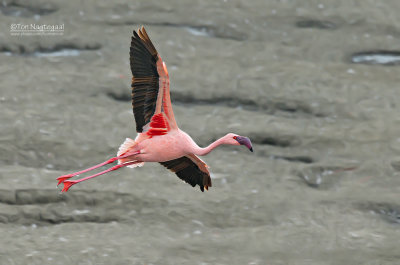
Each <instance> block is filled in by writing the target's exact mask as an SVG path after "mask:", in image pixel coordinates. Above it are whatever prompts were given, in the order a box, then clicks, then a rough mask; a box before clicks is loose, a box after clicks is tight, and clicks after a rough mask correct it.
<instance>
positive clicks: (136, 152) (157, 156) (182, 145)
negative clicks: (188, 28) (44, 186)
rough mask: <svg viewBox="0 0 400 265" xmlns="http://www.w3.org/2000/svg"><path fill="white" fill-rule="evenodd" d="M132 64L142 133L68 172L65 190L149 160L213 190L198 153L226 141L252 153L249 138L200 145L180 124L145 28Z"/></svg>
mask: <svg viewBox="0 0 400 265" xmlns="http://www.w3.org/2000/svg"><path fill="white" fill-rule="evenodd" d="M130 64H131V71H132V75H133V78H132V108H133V113H134V116H135V120H136V131H137V132H138V135H137V137H136V139H135V140H132V139H129V138H127V139H126V140H125V142H124V143H123V144H122V145H121V146H120V147H119V150H118V153H117V156H116V157H113V158H111V159H109V160H107V161H105V162H103V163H100V164H98V165H96V166H93V167H90V168H88V169H85V170H82V171H79V172H75V173H72V174H68V175H64V176H61V177H59V178H57V180H58V184H57V185H59V184H61V183H63V184H64V187H63V189H62V191H63V192H66V191H68V189H69V188H70V187H71V186H72V185H74V184H76V183H79V182H82V181H85V180H88V179H91V178H94V177H97V176H100V175H102V174H105V173H108V172H110V171H113V170H116V169H119V168H121V167H131V168H134V167H137V166H143V164H144V162H159V163H161V164H162V165H163V166H164V167H166V168H168V169H169V170H171V171H172V172H174V173H176V175H178V177H179V178H181V179H182V180H184V181H185V182H187V183H188V184H190V185H192V186H193V187H194V186H196V184H197V185H199V186H200V189H201V191H204V188H205V189H206V190H208V187H211V178H210V172H209V171H208V166H207V165H206V163H204V162H203V161H202V160H201V159H200V158H198V157H197V156H198V155H199V156H203V155H207V154H208V153H210V152H211V151H212V150H213V149H214V148H216V147H217V146H219V145H221V144H228V145H245V146H246V147H247V148H248V149H249V150H250V151H251V152H253V148H252V145H251V141H250V139H249V138H247V137H244V136H239V135H237V134H233V133H228V134H227V135H225V136H224V137H222V138H220V139H218V140H216V141H215V142H213V143H212V144H210V145H209V146H207V147H205V148H201V147H199V146H198V145H197V144H196V143H195V142H194V141H193V140H192V138H191V137H190V136H189V135H188V134H186V133H185V132H184V131H182V130H180V129H179V128H178V126H177V124H176V121H175V117H174V113H173V111H172V106H171V98H170V92H169V76H168V71H167V67H166V65H165V63H164V62H163V61H162V60H161V57H160V56H159V55H158V52H157V50H156V49H155V48H154V46H153V43H152V42H151V40H150V38H149V36H148V35H147V33H146V30H145V29H144V27H142V28H141V29H139V30H138V32H137V33H136V31H133V36H132V42H131V48H130ZM116 160H118V165H116V166H113V167H111V168H109V169H107V170H104V171H102V172H99V173H97V174H94V175H91V176H88V177H85V178H82V179H78V180H68V179H69V178H71V177H74V176H76V175H79V174H82V173H85V172H88V171H91V170H93V169H96V168H99V167H101V166H104V165H107V164H110V163H113V162H115V161H116Z"/></svg>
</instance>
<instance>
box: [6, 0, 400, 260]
mask: <svg viewBox="0 0 400 265" xmlns="http://www.w3.org/2000/svg"><path fill="white" fill-rule="evenodd" d="M399 8H400V4H399V3H398V2H397V1H385V2H384V3H383V2H377V1H372V0H371V1H362V2H360V1H344V0H343V1H334V2H333V1H295V2H291V1H272V2H268V3H266V2H265V1H251V2H249V3H244V2H242V1H230V0H229V1H217V2H216V1H190V2H181V1H169V2H168V3H162V4H161V2H159V1H135V2H132V3H126V2H124V1H117V2H115V1H114V2H112V3H111V2H108V1H85V2H78V1H69V2H66V1H53V2H52V3H51V4H49V3H47V4H46V3H44V2H39V1H30V2H29V4H26V3H22V2H21V3H20V4H15V3H11V2H8V1H5V2H4V1H3V3H2V4H0V10H1V12H2V13H3V16H1V17H0V20H1V22H2V23H0V27H1V28H2V30H1V31H0V32H1V38H0V61H1V62H2V63H1V64H0V77H1V78H0V84H1V92H2V93H1V95H0V106H1V111H2V115H0V131H1V134H0V150H1V152H0V156H1V158H0V163H1V168H0V180H1V185H0V233H1V235H2V239H0V264H318V265H320V264H399V263H400V255H399V253H400V252H399V250H400V248H399V246H398V238H399V237H400V234H399V224H400V202H399V194H400V186H399V184H400V178H399V171H400V156H399V151H400V137H399V131H400V119H399V118H398V117H399V113H400V106H399V104H398V99H399V98H400V92H399V91H400V90H399V89H398V84H399V83H400V82H399V81H400V68H399V67H398V65H397V59H398V58H397V57H398V52H399V50H400V44H399V43H400V42H399V37H398V36H399V34H398V32H400V29H399V25H400V17H399V15H398V12H397V11H398V10H399ZM33 22H35V23H37V24H40V23H43V24H60V23H64V24H65V31H64V34H63V35H62V36H45V37H44V36H42V37H41V36H11V35H10V25H11V24H12V23H26V24H28V23H33ZM142 24H143V25H145V26H146V30H147V32H148V33H149V35H150V37H151V38H152V40H153V42H154V43H155V45H156V48H157V49H158V51H159V52H160V55H161V56H162V58H163V60H165V62H166V64H167V66H168V70H169V73H170V76H171V90H172V100H173V104H174V111H175V116H176V118H177V121H178V124H179V126H180V127H181V129H183V130H185V131H186V132H188V133H189V134H190V135H191V136H192V137H193V138H194V139H195V140H196V141H197V142H198V143H199V145H202V146H205V145H207V144H208V143H209V142H211V141H213V140H215V139H217V138H218V137H220V136H222V135H224V134H225V133H227V132H235V133H238V134H240V135H246V136H249V137H250V138H251V139H252V142H253V144H254V150H255V152H254V153H250V152H248V151H247V150H245V149H244V148H238V147H221V148H219V149H217V150H215V151H214V152H213V153H211V154H210V155H208V156H207V157H205V158H204V160H205V161H206V162H207V163H208V165H209V166H210V167H211V170H212V178H213V187H212V188H211V189H210V191H208V192H205V193H202V192H200V191H199V190H198V189H194V188H192V187H190V186H189V185H187V184H185V183H182V182H181V181H180V180H179V179H178V178H177V177H176V176H175V175H173V174H172V173H170V172H168V171H166V170H165V169H164V168H163V167H162V166H160V165H157V164H146V165H145V166H144V167H143V168H137V169H134V170H132V169H121V170H119V171H117V172H113V173H112V174H108V175H105V176H102V177H98V178H97V179H96V180H93V181H88V182H86V183H81V184H79V185H76V186H74V187H73V188H71V190H70V191H69V192H68V193H66V194H60V192H59V189H57V188H55V184H56V180H55V179H56V178H57V177H58V176H59V175H63V174H66V173H69V172H73V171H77V170H80V169H82V168H86V167H89V166H90V165H93V164H96V163H99V162H101V161H104V160H106V159H107V158H110V157H112V156H114V154H115V153H116V151H117V149H118V146H119V145H120V144H121V143H122V142H123V141H124V139H125V138H126V137H131V138H133V137H135V129H134V128H135V127H134V120H133V115H132V111H131V103H130V101H129V100H130V99H129V97H130V84H129V82H130V79H131V74H130V70H129V60H128V52H129V45H130V36H131V33H132V30H133V29H137V28H138V27H139V26H141V25H142ZM360 55H361V57H354V56H360ZM363 56H364V57H363ZM368 56H369V57H368ZM381 56H383V57H381ZM390 56H392V57H390ZM389 57H390V58H389ZM354 58H358V59H356V61H354ZM382 59H383V60H382ZM388 60H394V61H391V62H389V63H387V62H388Z"/></svg>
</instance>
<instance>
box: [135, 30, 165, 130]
mask: <svg viewBox="0 0 400 265" xmlns="http://www.w3.org/2000/svg"><path fill="white" fill-rule="evenodd" d="M138 31H139V34H138V33H137V32H136V31H133V36H132V41H131V48H130V53H129V54H130V65H131V71H132V75H133V78H132V108H133V114H134V116H135V121H136V131H137V132H143V126H144V125H146V124H147V123H149V122H150V120H151V117H152V116H153V114H154V112H155V109H156V103H157V95H158V89H159V75H158V72H157V60H158V53H157V50H156V49H155V48H154V45H153V43H152V42H151V40H150V38H149V37H148V35H147V33H146V31H145V29H144V28H143V27H142V28H141V29H139V30H138Z"/></svg>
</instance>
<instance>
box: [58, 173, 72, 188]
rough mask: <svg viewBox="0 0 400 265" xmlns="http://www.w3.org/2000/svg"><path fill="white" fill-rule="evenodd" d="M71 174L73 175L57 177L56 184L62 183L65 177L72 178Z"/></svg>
mask: <svg viewBox="0 0 400 265" xmlns="http://www.w3.org/2000/svg"><path fill="white" fill-rule="evenodd" d="M73 176H74V175H73V174H68V175H64V176H61V177H58V178H57V180H58V183H57V186H58V185H60V184H61V183H63V182H64V181H66V180H67V179H70V178H72V177H73Z"/></svg>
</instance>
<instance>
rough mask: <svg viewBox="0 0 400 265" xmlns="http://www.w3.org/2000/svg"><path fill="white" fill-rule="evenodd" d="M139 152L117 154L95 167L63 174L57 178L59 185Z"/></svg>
mask: <svg viewBox="0 0 400 265" xmlns="http://www.w3.org/2000/svg"><path fill="white" fill-rule="evenodd" d="M137 154H140V151H137V152H134V153H129V154H123V155H121V156H117V157H113V158H110V159H108V160H107V161H104V162H103V163H100V164H98V165H95V166H93V167H89V168H87V169H84V170H82V171H78V172H75V173H72V174H67V175H63V176H61V177H58V178H57V180H58V183H57V186H58V185H60V184H61V183H62V182H64V181H66V180H67V179H70V178H72V177H75V176H77V175H80V174H83V173H85V172H88V171H91V170H93V169H96V168H99V167H102V166H104V165H108V164H111V163H114V162H115V161H116V160H118V159H122V158H126V157H129V156H133V155H137Z"/></svg>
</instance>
